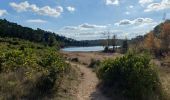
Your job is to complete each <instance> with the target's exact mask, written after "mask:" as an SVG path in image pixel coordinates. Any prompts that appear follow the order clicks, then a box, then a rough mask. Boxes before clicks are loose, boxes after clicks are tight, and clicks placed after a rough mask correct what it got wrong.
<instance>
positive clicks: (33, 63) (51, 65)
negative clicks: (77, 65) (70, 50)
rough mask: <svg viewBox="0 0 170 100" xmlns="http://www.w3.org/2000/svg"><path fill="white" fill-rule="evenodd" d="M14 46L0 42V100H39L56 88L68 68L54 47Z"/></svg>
mask: <svg viewBox="0 0 170 100" xmlns="http://www.w3.org/2000/svg"><path fill="white" fill-rule="evenodd" d="M18 43H21V44H22V45H21V44H19V45H13V44H5V43H3V44H2V43H0V80H3V81H0V100H1V99H2V100H11V99H12V100H22V99H24V100H25V99H26V100H27V99H28V100H33V99H35V100H41V98H43V97H44V96H47V94H48V93H49V92H52V91H53V89H54V88H55V87H59V86H60V83H61V80H62V78H63V76H64V75H65V74H66V73H67V72H68V71H69V70H70V69H69V68H70V67H69V65H68V64H66V63H65V62H64V60H63V58H62V56H61V55H60V54H59V53H58V52H57V51H56V49H54V48H48V47H43V46H41V45H37V44H32V43H29V42H28V43H27V42H21V41H20V42H18ZM29 44H30V45H29ZM7 45H10V47H13V48H9V47H8V46H7ZM31 45H33V46H34V48H32V47H31ZM38 47H41V49H39V48H38ZM1 48H2V49H1ZM55 89H56V88H55Z"/></svg>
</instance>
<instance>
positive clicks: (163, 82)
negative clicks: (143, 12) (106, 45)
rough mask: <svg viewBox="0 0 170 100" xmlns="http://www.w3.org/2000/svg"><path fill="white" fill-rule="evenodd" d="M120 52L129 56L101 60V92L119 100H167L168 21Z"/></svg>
mask: <svg viewBox="0 0 170 100" xmlns="http://www.w3.org/2000/svg"><path fill="white" fill-rule="evenodd" d="M128 45H130V46H129V47H128ZM121 50H122V53H126V52H127V51H130V53H127V54H125V55H124V56H123V57H118V58H116V59H108V60H104V61H103V62H101V64H100V66H99V67H97V71H96V73H97V76H98V77H99V78H100V79H101V85H102V88H101V89H102V90H103V91H104V92H105V93H106V94H107V95H109V96H111V97H112V98H114V99H115V98H116V99H118V100H119V99H120V100H122V99H123V100H124V99H125V100H126V99H127V100H169V99H170V98H169V96H168V95H170V94H169V93H170V92H169V87H168V86H169V85H168V84H169V83H168V82H169V79H168V78H167V74H168V72H169V66H170V59H169V57H170V23H169V21H168V20H167V21H165V22H164V23H161V24H160V25H158V26H156V27H155V28H154V30H153V31H151V32H149V33H148V34H146V35H145V36H138V37H137V38H135V39H132V40H130V42H129V43H127V40H125V41H124V42H123V45H122V47H121ZM146 53H147V54H146ZM151 59H158V60H159V61H160V63H161V65H160V66H157V65H156V64H154V60H152V61H151ZM152 63H153V64H152ZM160 67H162V68H160ZM168 75H169V74H168Z"/></svg>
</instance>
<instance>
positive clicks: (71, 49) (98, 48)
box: [61, 46, 119, 52]
mask: <svg viewBox="0 0 170 100" xmlns="http://www.w3.org/2000/svg"><path fill="white" fill-rule="evenodd" d="M117 47H119V46H117ZM110 48H112V47H110ZM61 50H62V51H67V52H76V51H77V52H90V51H103V50H104V47H103V46H91V47H67V48H63V49H61Z"/></svg>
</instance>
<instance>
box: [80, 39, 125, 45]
mask: <svg viewBox="0 0 170 100" xmlns="http://www.w3.org/2000/svg"><path fill="white" fill-rule="evenodd" d="M106 41H107V40H106V39H99V40H83V41H81V42H83V43H84V45H85V46H103V45H105V44H106ZM111 41H112V40H111V39H110V40H109V42H110V43H109V44H110V45H111ZM122 42H123V39H116V45H118V46H120V45H122Z"/></svg>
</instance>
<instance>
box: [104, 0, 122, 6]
mask: <svg viewBox="0 0 170 100" xmlns="http://www.w3.org/2000/svg"><path fill="white" fill-rule="evenodd" d="M119 1H120V0H106V5H119Z"/></svg>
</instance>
